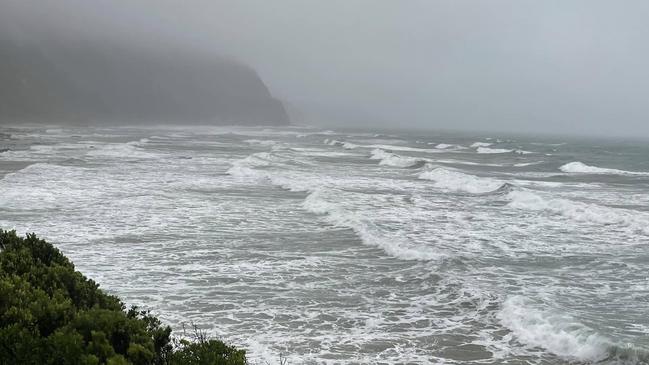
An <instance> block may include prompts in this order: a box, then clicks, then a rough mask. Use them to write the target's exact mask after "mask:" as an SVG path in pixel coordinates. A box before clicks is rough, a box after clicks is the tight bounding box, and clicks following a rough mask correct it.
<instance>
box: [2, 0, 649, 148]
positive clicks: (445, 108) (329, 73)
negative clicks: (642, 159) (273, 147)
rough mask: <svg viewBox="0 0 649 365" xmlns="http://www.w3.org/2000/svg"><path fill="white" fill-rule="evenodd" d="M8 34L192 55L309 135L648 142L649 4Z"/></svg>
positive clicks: (452, 1)
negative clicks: (301, 117) (312, 130)
mask: <svg viewBox="0 0 649 365" xmlns="http://www.w3.org/2000/svg"><path fill="white" fill-rule="evenodd" d="M0 4H2V5H1V6H2V8H0V22H2V23H4V25H5V28H2V31H5V32H7V31H8V30H7V29H11V30H10V31H11V32H18V33H23V34H31V33H30V32H32V31H34V29H36V28H39V29H48V31H49V32H53V31H54V32H59V31H60V32H62V33H66V32H67V33H68V34H74V35H76V36H79V37H81V36H83V37H98V38H100V37H109V38H118V39H121V40H124V41H130V42H142V43H162V44H170V45H171V44H178V43H183V44H188V45H192V46H196V47H201V48H204V49H207V50H213V51H215V52H219V53H225V54H228V55H231V56H233V57H235V58H238V59H240V60H242V61H243V62H245V63H247V64H249V65H251V66H252V67H254V68H255V69H256V70H257V71H258V72H259V73H260V75H261V76H262V78H263V79H264V81H265V82H266V83H267V84H268V86H269V87H270V89H271V91H272V92H273V93H274V94H275V95H276V96H278V97H279V98H281V99H283V100H285V101H287V102H288V104H290V105H292V106H294V107H295V108H296V109H301V110H302V111H303V112H304V114H305V115H306V116H307V117H308V118H309V120H311V121H315V122H319V123H325V122H326V123H331V124H338V125H376V126H393V127H401V126H406V127H416V128H431V129H434V128H443V129H464V130H475V129H479V130H495V131H503V130H504V131H511V132H546V133H571V134H600V135H611V134H615V135H628V136H642V137H649V1H646V0H637V1H636V0H626V1H613V0H610V1H597V0H583V1H577V0H556V1H551V0H544V1H541V0H533V1H532V0H473V1H466V0H448V1H435V0H428V1H423V0H422V1H414V0H413V1H407V0H394V1H387V0H373V1H370V0H363V1H360V0H336V1H333V0H327V1H307V0H285V1H279V0H278V1H269V0H256V1H245V0H233V1H218V0H216V1H215V0H183V1H180V0H155V1H154V0H150V1H144V0H139V1H138V0H128V1H127V0H111V1H108V0H103V1H102V0H95V1H87V0H65V1H64V0H0Z"/></svg>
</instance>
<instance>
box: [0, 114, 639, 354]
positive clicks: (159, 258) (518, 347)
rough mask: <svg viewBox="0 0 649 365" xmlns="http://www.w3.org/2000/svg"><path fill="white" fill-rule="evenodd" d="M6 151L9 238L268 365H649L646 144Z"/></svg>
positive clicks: (97, 146) (489, 139)
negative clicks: (62, 257) (36, 244)
mask: <svg viewBox="0 0 649 365" xmlns="http://www.w3.org/2000/svg"><path fill="white" fill-rule="evenodd" d="M2 132H3V133H7V134H9V135H10V136H4V137H3V138H4V140H3V145H6V146H8V148H9V149H10V150H9V151H5V152H2V153H0V176H2V178H1V180H0V192H1V194H0V226H2V227H3V228H15V229H16V230H17V231H18V232H19V233H25V232H36V233H38V234H39V235H41V236H43V237H44V238H46V239H47V240H49V241H51V242H53V243H55V244H57V245H58V247H60V248H61V249H62V251H63V252H64V253H65V254H66V255H67V256H69V257H70V258H71V259H72V260H73V261H74V263H75V264H76V266H77V268H78V269H79V270H80V271H81V272H83V273H85V274H86V275H88V276H89V277H91V278H92V279H94V280H96V281H97V282H99V283H100V284H101V285H102V287H104V288H105V289H107V290H109V291H111V292H113V293H116V294H119V295H120V296H121V297H123V298H124V300H125V301H126V302H127V303H131V304H139V305H143V306H144V307H147V308H151V309H153V310H154V311H155V312H156V313H157V314H159V315H160V317H161V318H163V319H164V320H167V321H168V322H169V323H171V324H172V325H173V326H174V327H175V328H178V329H180V328H181V327H182V325H183V324H186V325H187V324H190V323H191V322H193V323H196V324H197V325H198V326H199V327H200V328H204V329H206V330H207V331H208V332H209V333H210V334H211V335H216V336H223V338H224V339H225V340H228V341H231V342H232V343H234V344H236V345H239V346H242V347H245V348H246V349H248V351H249V357H250V359H251V360H252V361H256V362H257V363H264V361H268V362H270V363H273V362H274V361H276V359H278V356H279V354H283V355H285V356H288V358H289V360H290V361H291V363H404V362H406V363H407V362H410V363H446V364H502V363H514V364H517V363H531V364H562V363H566V364H567V363H579V364H585V363H602V364H618V363H619V364H622V363H626V364H646V363H647V362H648V359H649V357H648V355H647V354H648V351H649V345H648V343H647V338H648V337H647V336H648V335H649V317H647V303H648V302H649V280H648V278H647V265H646V263H647V262H648V260H649V246H648V245H647V242H649V209H648V208H647V207H648V206H649V161H648V160H647V158H646V157H647V156H649V147H647V145H646V144H642V143H635V142H614V141H606V140H597V141H593V140H577V139H550V138H524V137H516V138H512V137H509V136H500V135H493V134H492V135H471V134H457V133H453V134H452V133H434V132H429V133H422V132H417V133H414V132H407V131H401V132H398V131H397V132H387V133H386V132H383V133H377V132H376V131H372V130H356V131H346V130H323V129H318V128H310V127H284V128H252V127H250V128H244V127H196V128H173V127H146V128H75V129H66V128H50V129H47V128H46V127H42V128H28V127H20V128H3V129H2ZM152 283H155V285H152Z"/></svg>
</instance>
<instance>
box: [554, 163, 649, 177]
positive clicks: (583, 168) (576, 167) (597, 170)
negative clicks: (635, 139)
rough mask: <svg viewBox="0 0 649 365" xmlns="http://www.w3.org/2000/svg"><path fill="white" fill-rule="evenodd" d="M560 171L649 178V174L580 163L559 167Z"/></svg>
mask: <svg viewBox="0 0 649 365" xmlns="http://www.w3.org/2000/svg"><path fill="white" fill-rule="evenodd" d="M559 169H560V170H561V171H563V172H568V173H576V174H600V175H637V176H649V172H640V171H625V170H618V169H608V168H602V167H597V166H589V165H586V164H585V163H582V162H579V161H574V162H569V163H567V164H565V165H563V166H561V167H559Z"/></svg>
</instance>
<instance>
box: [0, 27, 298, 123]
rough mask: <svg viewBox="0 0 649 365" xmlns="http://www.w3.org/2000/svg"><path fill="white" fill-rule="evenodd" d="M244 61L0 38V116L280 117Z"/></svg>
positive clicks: (283, 115)
mask: <svg viewBox="0 0 649 365" xmlns="http://www.w3.org/2000/svg"><path fill="white" fill-rule="evenodd" d="M288 119H289V117H288V115H287V112H286V110H285V109H284V106H283V105H282V103H281V102H280V101H279V100H277V99H275V98H273V96H272V95H271V93H270V92H269V90H268V88H267V87H266V85H265V84H264V83H263V81H262V80H261V79H260V78H259V76H258V75H257V73H256V72H255V71H254V70H253V69H251V68H250V67H248V66H245V65H243V64H241V63H238V62H236V61H233V60H230V59H227V58H223V57H219V56H216V55H214V54H209V53H201V52H198V51H188V50H180V49H178V48H175V49H171V48H169V49H160V48H159V47H158V48H155V47H146V46H145V47H133V46H125V45H120V44H116V43H107V42H104V43H103V44H101V43H97V42H94V43H93V42H76V43H75V42H67V43H57V42H55V41H46V42H45V41H41V42H13V41H10V40H7V39H2V37H0V123H5V124H6V123H11V124H15V123H20V122H43V123H75V124H97V123H120V124H132V123H174V124H246V125H253V124H269V125H281V124H287V123H288Z"/></svg>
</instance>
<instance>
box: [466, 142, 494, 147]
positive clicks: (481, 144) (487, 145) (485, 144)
mask: <svg viewBox="0 0 649 365" xmlns="http://www.w3.org/2000/svg"><path fill="white" fill-rule="evenodd" d="M492 144H493V143H487V142H475V143H473V144H472V145H471V148H476V147H489V146H491V145H492Z"/></svg>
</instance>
